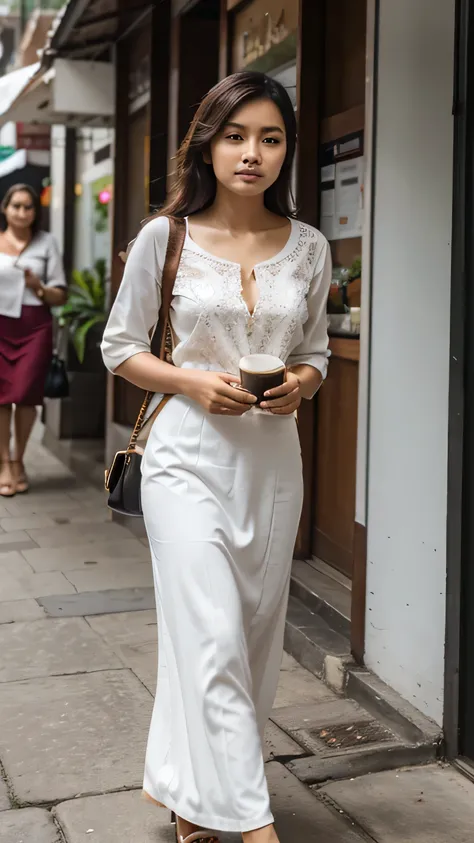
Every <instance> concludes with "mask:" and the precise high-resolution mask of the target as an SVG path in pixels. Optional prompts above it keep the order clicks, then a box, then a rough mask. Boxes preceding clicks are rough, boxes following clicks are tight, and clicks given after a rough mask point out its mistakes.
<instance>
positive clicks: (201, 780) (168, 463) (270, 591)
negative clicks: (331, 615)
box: [142, 396, 303, 832]
mask: <svg viewBox="0 0 474 843" xmlns="http://www.w3.org/2000/svg"><path fill="white" fill-rule="evenodd" d="M302 485H303V484H302V471H301V455H300V445H299V439H298V433H297V427H296V422H295V418H294V417H293V416H285V417H282V416H271V415H269V414H262V413H253V412H250V413H248V414H246V415H245V416H243V417H241V418H236V417H225V416H211V415H208V414H206V413H204V411H203V410H201V408H200V407H199V406H198V405H197V404H195V403H194V402H192V401H190V400H189V399H186V398H184V397H182V396H176V397H174V398H172V399H171V401H170V402H169V403H168V404H167V405H166V407H165V408H164V409H163V411H162V412H161V414H160V415H159V416H158V418H157V420H156V422H155V424H154V427H153V429H152V432H151V434H150V438H149V440H148V444H147V447H146V451H145V456H144V459H143V482H142V503H143V511H144V517H145V524H146V529H147V533H148V537H149V541H150V547H151V552H152V559H153V571H154V579H155V591H156V604H157V615H158V642H159V647H158V649H159V665H158V689H157V696H156V700H155V706H154V711H153V717H152V722H151V728H150V734H149V739H148V748H147V755H146V768H145V780H144V791H145V793H146V794H147V795H148V796H149V797H151V798H152V799H154V800H155V801H156V802H159V803H161V804H163V805H165V806H166V807H168V808H170V809H171V810H173V811H175V812H176V814H177V815H178V816H180V817H183V819H186V820H188V821H190V822H192V823H195V824H197V825H199V826H204V827H205V828H211V829H213V830H219V831H236V832H239V831H240V832H245V831H252V830H254V829H256V828H261V827H263V826H265V825H269V824H270V823H272V822H273V816H272V813H271V810H270V801H269V794H268V789H267V783H266V779H265V771H264V763H263V756H262V741H263V731H264V728H265V724H266V722H267V719H268V717H269V715H270V712H271V708H272V705H273V701H274V698H275V693H276V688H277V683H278V674H279V669H280V664H281V657H282V652H283V634H284V624H285V614H286V607H287V601H288V588H289V579H290V570H291V560H292V554H293V548H294V543H295V538H296V533H297V529H298V523H299V518H300V513H301V505H302V496H303V489H302Z"/></svg>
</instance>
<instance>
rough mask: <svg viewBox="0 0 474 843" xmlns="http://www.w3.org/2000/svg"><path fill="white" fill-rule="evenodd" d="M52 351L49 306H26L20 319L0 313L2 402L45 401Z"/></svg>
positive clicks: (51, 321) (28, 403)
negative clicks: (45, 385)
mask: <svg viewBox="0 0 474 843" xmlns="http://www.w3.org/2000/svg"><path fill="white" fill-rule="evenodd" d="M52 353H53V320H52V318H51V313H50V310H49V308H48V307H46V306H45V305H36V306H35V305H23V307H22V310H21V316H20V318H19V319H12V317H11V316H1V315H0V404H27V405H29V406H35V405H37V404H42V403H43V397H44V383H45V380H46V374H47V372H48V369H49V366H50V363H51V356H52Z"/></svg>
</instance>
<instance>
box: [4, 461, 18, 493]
mask: <svg viewBox="0 0 474 843" xmlns="http://www.w3.org/2000/svg"><path fill="white" fill-rule="evenodd" d="M7 464H8V463H7ZM0 476H1V468H0ZM15 494H16V484H15V480H14V479H13V475H11V479H10V480H8V481H6V480H0V497H1V498H13V497H15Z"/></svg>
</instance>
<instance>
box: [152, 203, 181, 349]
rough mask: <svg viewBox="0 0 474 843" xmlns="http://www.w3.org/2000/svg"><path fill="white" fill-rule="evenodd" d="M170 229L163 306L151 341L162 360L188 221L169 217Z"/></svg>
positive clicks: (163, 279)
mask: <svg viewBox="0 0 474 843" xmlns="http://www.w3.org/2000/svg"><path fill="white" fill-rule="evenodd" d="M169 224H170V231H169V236H168V246H167V248H166V258H165V265H164V267H163V273H162V277H161V307H160V312H159V314H158V322H157V324H156V329H155V333H154V334H153V339H152V341H151V351H152V354H154V355H155V356H156V357H159V358H160V360H164V359H165V343H166V329H167V326H168V321H169V315H170V306H171V300H172V298H173V288H174V282H175V280H176V274H177V272H178V267H179V262H180V260H181V254H182V251H183V246H184V240H185V237H186V221H185V220H184V219H181V218H178V217H169Z"/></svg>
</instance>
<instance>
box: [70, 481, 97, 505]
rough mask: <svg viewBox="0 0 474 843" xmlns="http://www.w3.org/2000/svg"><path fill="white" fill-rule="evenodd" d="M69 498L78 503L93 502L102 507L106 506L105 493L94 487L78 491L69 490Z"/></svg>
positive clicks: (85, 487)
mask: <svg viewBox="0 0 474 843" xmlns="http://www.w3.org/2000/svg"><path fill="white" fill-rule="evenodd" d="M69 497H70V498H71V499H72V500H74V501H79V502H80V503H83V502H84V503H91V502H94V503H98V504H102V505H104V506H105V504H106V493H105V491H102V490H101V491H99V490H98V489H97V488H96V487H95V486H84V487H83V488H80V489H71V491H70V492H69Z"/></svg>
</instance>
